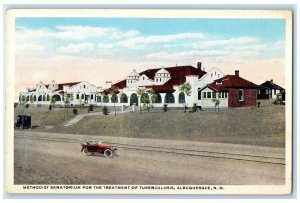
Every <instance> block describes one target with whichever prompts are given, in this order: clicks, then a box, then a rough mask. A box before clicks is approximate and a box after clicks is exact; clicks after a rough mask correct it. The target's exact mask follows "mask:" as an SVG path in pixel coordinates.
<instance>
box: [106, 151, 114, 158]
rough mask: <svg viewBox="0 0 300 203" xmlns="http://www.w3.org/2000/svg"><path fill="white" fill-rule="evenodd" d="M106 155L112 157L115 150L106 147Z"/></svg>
mask: <svg viewBox="0 0 300 203" xmlns="http://www.w3.org/2000/svg"><path fill="white" fill-rule="evenodd" d="M104 156H105V157H107V158H112V156H113V152H112V151H111V150H110V149H106V150H105V151H104Z"/></svg>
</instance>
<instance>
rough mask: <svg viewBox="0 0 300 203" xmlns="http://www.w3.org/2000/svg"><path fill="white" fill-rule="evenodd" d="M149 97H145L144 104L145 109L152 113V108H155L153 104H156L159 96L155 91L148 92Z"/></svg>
mask: <svg viewBox="0 0 300 203" xmlns="http://www.w3.org/2000/svg"><path fill="white" fill-rule="evenodd" d="M147 93H148V95H149V96H148V97H143V98H142V102H143V105H144V107H146V108H147V111H148V112H149V111H150V108H153V107H154V106H153V103H155V102H156V101H157V99H158V96H157V94H156V93H155V92H154V91H153V90H147Z"/></svg>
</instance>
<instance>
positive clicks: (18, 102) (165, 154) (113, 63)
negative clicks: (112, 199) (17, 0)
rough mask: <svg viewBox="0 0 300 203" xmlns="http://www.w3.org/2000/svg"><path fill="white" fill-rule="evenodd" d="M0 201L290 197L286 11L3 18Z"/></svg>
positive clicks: (16, 13) (92, 12)
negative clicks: (0, 186)
mask: <svg viewBox="0 0 300 203" xmlns="http://www.w3.org/2000/svg"><path fill="white" fill-rule="evenodd" d="M6 45H7V47H6V53H7V55H6V62H7V63H6V98H7V100H6V136H5V140H6V142H7V145H6V149H5V152H6V157H5V161H6V162H5V163H6V169H5V176H6V191H7V192H8V193H31V194H38V193H40V194H41V193H45V194H54V193H56V194H59V193H64V194H290V193H291V191H292V11H289V10H174V9H173V10H172V9H152V10H150V9H149V10H147V9H111V10H109V9H89V10H80V9H78V10H63V9H61V10H58V9H57V10H55V9H53V10H51V9H49V10H47V9H35V10H33V9H31V10H30V9H27V10H26V9H20V10H18V9H13V10H8V11H7V13H6Z"/></svg>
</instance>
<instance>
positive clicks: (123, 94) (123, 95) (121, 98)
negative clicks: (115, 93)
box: [120, 93, 128, 103]
mask: <svg viewBox="0 0 300 203" xmlns="http://www.w3.org/2000/svg"><path fill="white" fill-rule="evenodd" d="M120 103H128V97H127V95H126V94H125V93H122V94H121V96H120Z"/></svg>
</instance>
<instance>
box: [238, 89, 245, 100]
mask: <svg viewBox="0 0 300 203" xmlns="http://www.w3.org/2000/svg"><path fill="white" fill-rule="evenodd" d="M239 100H240V101H244V90H239Z"/></svg>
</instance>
